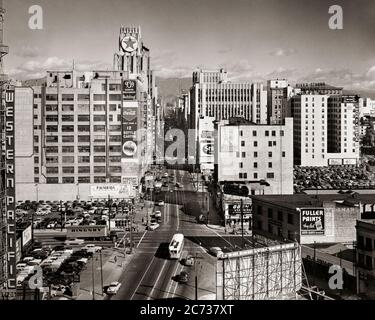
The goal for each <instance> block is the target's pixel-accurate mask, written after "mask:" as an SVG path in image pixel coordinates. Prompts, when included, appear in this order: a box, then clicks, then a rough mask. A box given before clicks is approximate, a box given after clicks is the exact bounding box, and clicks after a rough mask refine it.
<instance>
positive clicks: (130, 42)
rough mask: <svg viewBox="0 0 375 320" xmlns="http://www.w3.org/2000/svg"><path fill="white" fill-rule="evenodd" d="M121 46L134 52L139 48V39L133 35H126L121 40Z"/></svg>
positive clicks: (127, 50)
mask: <svg viewBox="0 0 375 320" xmlns="http://www.w3.org/2000/svg"><path fill="white" fill-rule="evenodd" d="M121 46H122V48H123V49H124V51H126V52H133V51H135V50H137V48H138V41H137V39H136V38H135V37H133V36H125V37H124V38H122V40H121Z"/></svg>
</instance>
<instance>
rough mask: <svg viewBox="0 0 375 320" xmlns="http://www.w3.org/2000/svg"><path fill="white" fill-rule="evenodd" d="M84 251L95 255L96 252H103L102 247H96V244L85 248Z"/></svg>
mask: <svg viewBox="0 0 375 320" xmlns="http://www.w3.org/2000/svg"><path fill="white" fill-rule="evenodd" d="M82 249H83V250H86V251H87V252H92V253H95V252H99V251H101V250H102V249H103V248H102V247H100V246H96V245H95V244H91V243H90V244H87V245H86V246H84V247H83V248H82Z"/></svg>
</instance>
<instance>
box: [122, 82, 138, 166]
mask: <svg viewBox="0 0 375 320" xmlns="http://www.w3.org/2000/svg"><path fill="white" fill-rule="evenodd" d="M136 90H137V89H136V82H135V81H134V80H124V82H123V100H124V102H123V108H122V160H124V159H134V158H135V156H136V153H137V129H138V116H137V112H138V103H137V102H135V101H129V100H135V98H136Z"/></svg>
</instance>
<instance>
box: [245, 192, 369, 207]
mask: <svg viewBox="0 0 375 320" xmlns="http://www.w3.org/2000/svg"><path fill="white" fill-rule="evenodd" d="M250 198H251V199H253V200H258V201H263V202H269V203H272V204H275V205H279V206H280V207H285V208H290V209H296V208H301V207H311V208H313V207H322V206H323V202H336V206H337V207H340V206H341V207H355V206H358V205H359V204H360V203H375V194H357V193H355V194H318V195H313V194H292V195H259V196H250ZM338 202H339V203H338Z"/></svg>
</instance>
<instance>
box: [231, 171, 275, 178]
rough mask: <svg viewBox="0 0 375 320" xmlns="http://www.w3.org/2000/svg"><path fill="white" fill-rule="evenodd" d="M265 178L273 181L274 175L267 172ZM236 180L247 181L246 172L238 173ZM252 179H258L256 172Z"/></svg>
mask: <svg viewBox="0 0 375 320" xmlns="http://www.w3.org/2000/svg"><path fill="white" fill-rule="evenodd" d="M266 177H267V179H274V178H275V174H274V173H273V172H267V174H266ZM238 178H239V179H247V172H240V173H239V174H238ZM253 178H254V179H258V173H257V172H254V173H253Z"/></svg>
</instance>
